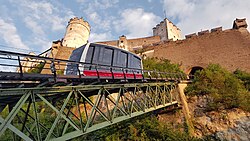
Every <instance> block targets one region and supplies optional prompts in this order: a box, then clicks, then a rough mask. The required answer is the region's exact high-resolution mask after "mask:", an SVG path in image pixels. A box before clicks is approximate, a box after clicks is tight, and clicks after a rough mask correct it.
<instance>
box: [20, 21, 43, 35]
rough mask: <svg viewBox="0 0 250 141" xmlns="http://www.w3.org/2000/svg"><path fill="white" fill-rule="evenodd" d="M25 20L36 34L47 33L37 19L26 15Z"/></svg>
mask: <svg viewBox="0 0 250 141" xmlns="http://www.w3.org/2000/svg"><path fill="white" fill-rule="evenodd" d="M24 22H25V24H26V26H27V27H28V28H29V29H30V30H31V31H32V32H33V33H34V34H36V35H39V36H44V35H45V33H44V31H43V29H42V27H41V26H40V25H38V23H37V22H36V21H35V20H33V19H32V18H31V17H25V18H24Z"/></svg>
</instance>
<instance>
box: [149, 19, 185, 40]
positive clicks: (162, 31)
mask: <svg viewBox="0 0 250 141" xmlns="http://www.w3.org/2000/svg"><path fill="white" fill-rule="evenodd" d="M153 35H154V36H160V37H161V41H167V40H173V41H176V40H180V39H181V30H180V29H179V28H178V27H177V26H176V25H174V24H173V23H172V22H171V21H170V20H168V19H167V18H165V19H164V20H163V21H161V22H160V24H157V25H156V26H155V27H154V28H153Z"/></svg>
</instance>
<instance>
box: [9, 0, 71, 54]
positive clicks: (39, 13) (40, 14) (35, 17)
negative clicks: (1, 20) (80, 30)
mask: <svg viewBox="0 0 250 141" xmlns="http://www.w3.org/2000/svg"><path fill="white" fill-rule="evenodd" d="M10 4H11V5H12V6H13V7H14V8H15V13H14V14H12V15H10V16H12V18H13V19H14V17H15V18H18V19H20V20H21V21H18V20H16V19H15V23H22V22H23V23H24V24H25V26H26V27H27V28H24V29H22V33H23V34H24V32H28V31H31V34H24V35H25V39H26V40H25V41H24V42H25V43H26V44H27V45H29V46H30V47H32V50H35V51H43V49H47V48H48V47H50V46H51V42H52V41H50V40H49V39H48V38H49V36H51V35H55V34H56V33H57V34H58V33H60V32H65V29H66V26H67V22H68V20H69V19H70V18H72V17H74V13H73V12H72V11H71V10H69V9H68V8H66V7H65V6H64V5H62V4H61V3H58V1H32V0H10ZM7 12H11V10H10V9H8V11H7ZM5 18H6V16H5ZM55 32H56V33H55ZM62 37H63V34H62V35H61V37H59V38H62Z"/></svg>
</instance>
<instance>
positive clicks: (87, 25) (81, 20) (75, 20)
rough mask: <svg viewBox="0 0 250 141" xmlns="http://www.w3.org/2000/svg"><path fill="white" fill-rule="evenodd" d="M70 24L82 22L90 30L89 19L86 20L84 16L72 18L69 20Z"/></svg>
mask: <svg viewBox="0 0 250 141" xmlns="http://www.w3.org/2000/svg"><path fill="white" fill-rule="evenodd" d="M70 24H81V25H83V26H85V27H86V28H87V29H88V30H89V31H90V25H89V23H88V22H87V21H84V19H83V18H82V17H81V18H78V17H74V18H71V19H70V20H69V22H68V26H69V25H70Z"/></svg>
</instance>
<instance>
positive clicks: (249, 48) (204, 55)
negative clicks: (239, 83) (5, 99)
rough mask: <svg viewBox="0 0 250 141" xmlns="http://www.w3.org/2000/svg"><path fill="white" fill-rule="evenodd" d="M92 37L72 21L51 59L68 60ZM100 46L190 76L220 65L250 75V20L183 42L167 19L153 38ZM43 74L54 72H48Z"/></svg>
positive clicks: (87, 29)
mask: <svg viewBox="0 0 250 141" xmlns="http://www.w3.org/2000/svg"><path fill="white" fill-rule="evenodd" d="M89 34H90V25H89V24H88V22H86V21H84V20H83V19H82V18H77V17H76V18H73V19H70V21H69V22H68V26H67V28H66V33H65V36H64V38H63V39H62V40H58V41H54V42H53V44H52V47H51V48H52V51H51V53H50V56H49V57H52V58H58V59H68V58H69V56H70V54H71V52H72V51H73V50H74V49H75V48H77V47H80V46H82V45H84V44H86V43H87V42H88V38H89ZM97 43H100V44H106V45H111V46H116V47H119V48H123V49H125V50H129V51H132V52H136V51H137V52H138V50H139V52H140V55H142V57H158V58H165V59H168V60H170V61H171V62H172V63H177V64H179V65H180V67H181V69H182V70H183V71H184V72H185V73H187V74H190V73H193V72H194V71H195V70H197V69H198V70H199V69H202V68H205V67H206V66H207V65H209V64H210V63H218V64H220V65H221V66H222V67H224V68H226V69H228V70H230V71H234V70H236V69H241V70H244V71H247V72H250V34H249V32H248V30H247V23H246V19H236V20H235V21H234V22H233V27H232V29H227V30H222V27H217V28H213V29H211V30H204V31H201V32H198V33H192V34H189V35H186V36H185V39H181V31H180V29H179V28H178V27H177V26H175V25H174V24H173V23H172V22H170V21H169V20H168V19H166V18H165V19H164V20H163V21H161V22H160V23H159V24H157V25H156V26H155V27H153V35H152V36H149V37H142V38H135V39H127V37H126V36H125V35H122V36H120V37H119V39H118V40H113V41H105V42H97ZM58 64H59V63H58ZM58 64H56V63H55V65H56V68H58V69H64V67H65V66H59V65H58ZM45 68H49V64H45ZM42 73H51V72H50V70H48V69H47V70H45V69H44V70H42Z"/></svg>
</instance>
